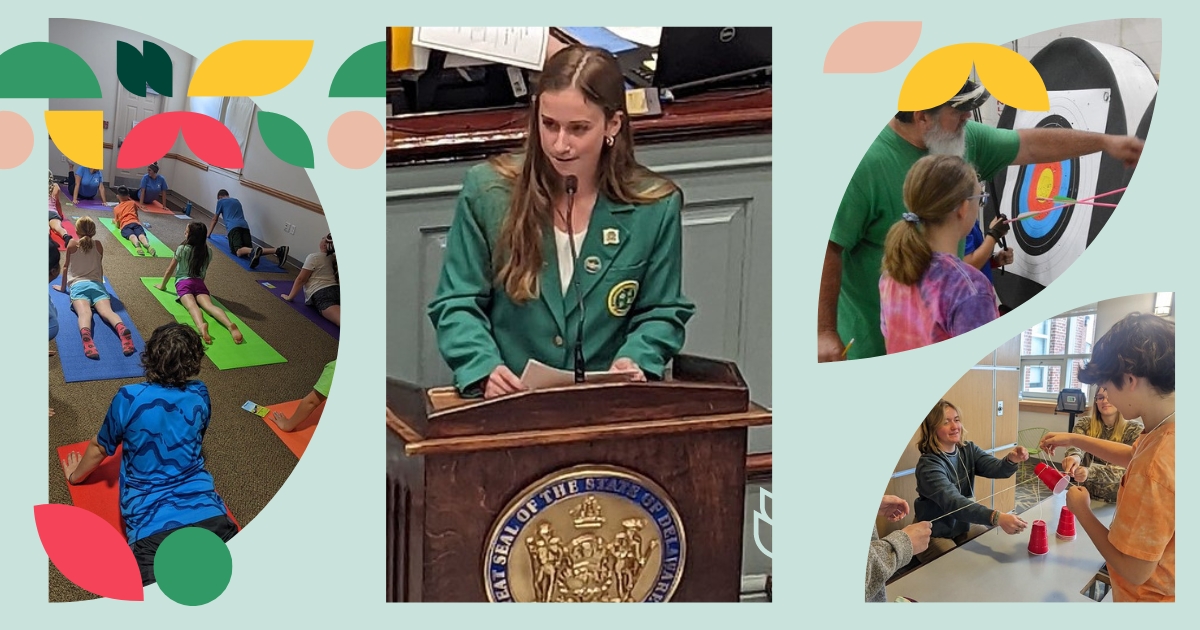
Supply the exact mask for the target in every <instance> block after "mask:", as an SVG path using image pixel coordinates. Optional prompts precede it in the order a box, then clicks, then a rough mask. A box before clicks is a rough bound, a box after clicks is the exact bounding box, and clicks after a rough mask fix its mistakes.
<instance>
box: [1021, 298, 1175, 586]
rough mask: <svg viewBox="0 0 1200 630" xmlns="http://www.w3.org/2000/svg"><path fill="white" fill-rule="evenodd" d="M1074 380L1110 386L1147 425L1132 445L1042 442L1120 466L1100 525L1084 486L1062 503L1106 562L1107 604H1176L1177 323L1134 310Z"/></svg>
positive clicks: (1082, 439) (1129, 414)
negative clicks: (1107, 519) (1106, 520)
mask: <svg viewBox="0 0 1200 630" xmlns="http://www.w3.org/2000/svg"><path fill="white" fill-rule="evenodd" d="M1079 380H1080V381H1082V382H1084V383H1088V384H1097V385H1099V386H1100V387H1103V388H1106V389H1107V390H1108V401H1109V402H1110V403H1112V404H1113V405H1115V406H1116V407H1117V409H1118V410H1119V411H1120V412H1121V414H1122V415H1123V416H1125V417H1126V418H1141V419H1142V422H1143V424H1145V426H1146V428H1145V430H1144V431H1143V432H1142V434H1141V435H1140V436H1139V437H1138V439H1137V441H1135V442H1134V443H1133V446H1127V445H1125V444H1122V443H1120V442H1113V441H1111V440H1100V439H1097V438H1091V437H1087V436H1083V435H1078V434H1073V433H1047V434H1046V436H1045V437H1043V438H1042V442H1041V446H1042V447H1043V448H1045V449H1047V451H1048V452H1049V453H1050V454H1051V455H1053V454H1054V449H1055V448H1056V447H1059V446H1066V447H1071V446H1074V447H1077V448H1079V449H1082V450H1083V451H1086V452H1088V453H1092V454H1093V455H1095V456H1097V457H1099V458H1101V459H1104V460H1107V461H1109V462H1112V463H1113V464H1115V465H1117V466H1125V467H1126V471H1125V477H1124V478H1122V479H1121V486H1120V488H1119V489H1118V490H1117V512H1116V514H1115V515H1114V516H1113V520H1112V524H1111V526H1110V527H1108V528H1105V527H1104V525H1103V524H1102V523H1100V521H1099V520H1098V519H1097V518H1096V516H1095V515H1094V514H1092V509H1091V497H1090V496H1089V494H1088V491H1087V489H1086V488H1084V487H1083V486H1078V485H1077V486H1073V487H1072V488H1071V489H1070V490H1068V491H1067V508H1068V509H1070V510H1071V512H1072V513H1073V514H1075V520H1076V522H1078V523H1079V525H1080V526H1081V527H1082V528H1083V530H1084V531H1085V532H1087V535H1088V537H1089V538H1091V539H1092V543H1093V544H1095V545H1096V549H1097V550H1098V551H1099V552H1100V555H1102V556H1104V560H1105V561H1106V562H1107V563H1108V571H1109V574H1110V576H1111V577H1112V586H1113V601H1116V602H1173V601H1175V323H1174V322H1170V321H1167V320H1164V319H1162V318H1159V317H1156V316H1154V315H1141V314H1138V313H1134V314H1131V315H1129V316H1128V317H1126V318H1125V319H1123V320H1121V321H1119V322H1117V323H1116V325H1114V326H1113V327H1112V330H1110V331H1108V332H1107V333H1105V335H1104V336H1103V337H1101V338H1100V340H1099V341H1097V342H1096V346H1095V349H1094V350H1093V351H1092V360H1091V361H1090V362H1089V363H1088V364H1087V365H1086V366H1085V367H1084V368H1083V369H1081V370H1079Z"/></svg>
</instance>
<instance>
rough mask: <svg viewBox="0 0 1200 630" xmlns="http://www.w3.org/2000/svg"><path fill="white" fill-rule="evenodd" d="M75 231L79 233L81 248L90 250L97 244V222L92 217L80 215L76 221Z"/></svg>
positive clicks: (86, 250)
mask: <svg viewBox="0 0 1200 630" xmlns="http://www.w3.org/2000/svg"><path fill="white" fill-rule="evenodd" d="M75 233H76V234H77V235H79V239H78V241H79V249H80V251H83V252H90V251H92V248H93V247H95V246H96V241H95V238H96V222H95V221H93V220H92V217H79V220H77V221H76V222H75Z"/></svg>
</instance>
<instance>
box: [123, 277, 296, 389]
mask: <svg viewBox="0 0 1200 630" xmlns="http://www.w3.org/2000/svg"><path fill="white" fill-rule="evenodd" d="M159 282H162V277H161V276H160V277H158V278H142V284H143V285H144V286H145V287H146V289H147V290H148V291H150V293H151V294H152V295H154V297H155V298H157V299H158V303H159V304H162V305H163V308H166V309H167V312H168V313H170V314H172V315H174V316H175V321H177V322H179V323H181V324H187V325H188V326H191V327H192V328H195V327H196V323H195V322H194V321H192V315H191V313H188V310H187V308H186V307H184V305H183V304H181V303H179V302H177V301H175V300H176V295H175V279H174V278H171V280H170V281H169V282H168V283H167V290H166V291H159V290H158V289H157V288H155V287H156V285H157V284H158V283H159ZM209 297H212V296H209ZM212 301H213V304H214V305H216V306H217V307H219V308H221V309H224V310H225V314H226V315H228V316H229V321H231V322H233V323H234V324H235V325H236V326H237V327H238V330H240V331H241V332H242V337H243V342H242V343H240V344H235V343H233V336H232V335H230V334H229V331H228V330H227V329H226V328H225V327H224V326H222V325H221V323H220V322H218V321H217V320H215V319H213V318H212V316H211V315H209V314H208V313H205V314H204V320H205V321H206V322H208V334H209V336H210V337H212V339H213V342H212V345H210V346H205V354H207V355H208V358H209V359H210V360H211V361H212V362H213V364H214V365H216V366H217V369H220V370H232V369H235V368H244V367H254V366H256V365H271V364H273V363H287V359H285V358H283V355H282V354H279V353H278V352H276V351H275V349H274V348H272V347H271V346H270V345H268V344H267V342H266V341H263V338H262V337H259V336H258V335H257V334H255V332H254V331H253V330H250V327H249V326H247V325H246V324H245V322H243V321H242V320H241V319H238V316H237V315H234V314H233V313H230V312H229V310H228V309H225V307H224V306H222V305H221V302H220V301H218V300H217V299H216V298H213V300H212Z"/></svg>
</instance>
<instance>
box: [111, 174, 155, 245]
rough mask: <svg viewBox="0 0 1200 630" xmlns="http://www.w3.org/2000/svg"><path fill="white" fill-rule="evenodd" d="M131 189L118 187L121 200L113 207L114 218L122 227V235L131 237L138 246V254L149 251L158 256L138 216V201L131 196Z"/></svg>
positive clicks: (130, 239)
mask: <svg viewBox="0 0 1200 630" xmlns="http://www.w3.org/2000/svg"><path fill="white" fill-rule="evenodd" d="M129 195H130V193H129V189H128V188H126V187H125V186H122V187H120V188H118V189H117V198H118V199H120V200H121V202H120V203H118V204H117V207H116V208H113V220H115V221H116V222H117V227H119V228H121V236H124V237H125V238H126V239H129V242H130V243H133V246H134V247H135V248H137V255H138V256H145V255H146V252H149V253H150V255H151V256H156V255H157V254H156V253H155V252H154V248H153V247H151V246H150V241H149V240H148V239H147V238H146V229H145V228H143V227H142V222H141V220H140V219H139V218H138V205H137V202H136V201H134V200H133V199H131V198H130V196H129Z"/></svg>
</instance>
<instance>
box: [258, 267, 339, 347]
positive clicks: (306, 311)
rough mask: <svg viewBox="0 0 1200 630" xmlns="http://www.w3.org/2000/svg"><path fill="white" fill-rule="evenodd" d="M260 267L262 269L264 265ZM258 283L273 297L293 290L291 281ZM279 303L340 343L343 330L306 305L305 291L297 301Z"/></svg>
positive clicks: (262, 281) (264, 281) (280, 296)
mask: <svg viewBox="0 0 1200 630" xmlns="http://www.w3.org/2000/svg"><path fill="white" fill-rule="evenodd" d="M259 266H260V267H261V266H262V265H259ZM258 283H259V284H260V285H262V287H263V288H264V289H266V290H268V291H270V292H271V295H274V296H276V297H279V298H282V297H283V296H285V295H287V292H288V291H291V290H292V281H291V280H259V281H258ZM279 301H280V302H281V303H283V304H287V305H288V306H290V307H292V310H294V311H296V312H297V313H300V314H301V315H303V316H305V317H307V318H308V321H310V322H312V323H314V324H316V325H317V328H320V329H321V330H324V331H325V332H327V333H329V335H330V336H331V337H333V338H334V339H338V340H339V341H340V340H341V334H342V329H341V328H338V327H337V326H336V325H334V323H333V322H331V321H329V320H328V319H325V318H324V317H322V316H321V313H320V311H318V310H317V309H315V308H313V307H311V306H309V305H307V304H305V303H304V291H303V290H301V291H300V294H299V295H297V296H296V299H294V300H292V301H291V302H284V301H283V300H282V299H280V300H279Z"/></svg>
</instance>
